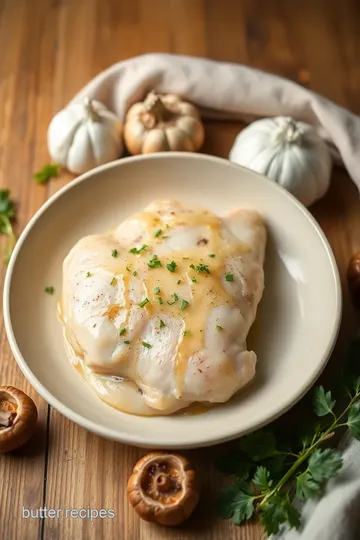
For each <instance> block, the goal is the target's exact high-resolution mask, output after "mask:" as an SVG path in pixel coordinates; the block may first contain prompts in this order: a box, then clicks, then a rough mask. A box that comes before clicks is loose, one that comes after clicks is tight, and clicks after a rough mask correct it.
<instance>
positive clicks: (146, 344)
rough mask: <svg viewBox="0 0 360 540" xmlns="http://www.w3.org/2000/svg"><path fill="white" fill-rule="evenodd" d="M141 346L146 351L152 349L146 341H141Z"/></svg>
mask: <svg viewBox="0 0 360 540" xmlns="http://www.w3.org/2000/svg"><path fill="white" fill-rule="evenodd" d="M141 344H142V345H143V346H144V347H146V348H147V349H152V345H150V343H147V341H142V342H141Z"/></svg>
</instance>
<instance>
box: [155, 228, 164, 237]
mask: <svg viewBox="0 0 360 540" xmlns="http://www.w3.org/2000/svg"><path fill="white" fill-rule="evenodd" d="M160 234H162V229H158V230H157V231H155V232H154V238H158V237H159V236H160Z"/></svg>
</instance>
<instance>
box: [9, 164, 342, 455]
mask: <svg viewBox="0 0 360 540" xmlns="http://www.w3.org/2000/svg"><path fill="white" fill-rule="evenodd" d="M161 197H169V198H175V199H179V200H181V201H183V202H185V203H186V202H188V203H199V204H201V205H203V206H205V207H207V208H209V209H210V210H212V211H214V212H218V213H219V214H221V213H223V212H226V211H228V210H230V209H232V208H235V207H244V208H255V209H257V210H259V211H260V212H261V214H262V215H263V216H264V218H265V221H266V225H267V229H268V233H269V242H268V248H267V256H266V265H265V281H266V291H265V294H264V297H263V300H262V302H261V304H260V307H259V312H258V318H257V320H256V323H255V325H254V328H253V330H252V332H251V334H250V340H249V341H250V346H252V347H253V348H254V350H255V351H256V353H257V354H258V364H257V376H256V380H255V381H254V382H253V384H252V385H251V387H249V388H248V389H247V390H246V391H245V392H243V393H240V395H239V396H237V397H235V398H234V399H232V400H230V401H229V402H228V403H226V404H224V405H219V406H216V407H214V408H212V409H210V410H209V411H208V412H206V413H203V414H198V415H192V416H191V415H187V416H185V415H183V416H181V415H180V416H169V417H153V418H145V417H137V416H131V415H128V414H125V413H121V412H119V411H117V410H115V409H112V408H111V407H109V406H108V405H106V404H104V403H103V402H101V401H100V400H99V399H98V398H97V397H96V395H95V394H94V393H93V391H92V390H91V389H90V388H89V387H88V386H87V385H86V383H85V382H84V381H83V380H82V378H81V376H80V375H79V374H78V373H77V372H76V371H75V370H74V368H73V367H72V366H71V365H70V362H69V360H68V358H67V355H66V352H65V347H64V343H63V335H62V328H61V326H60V323H59V321H58V319H57V315H56V302H57V298H58V295H59V294H60V291H61V273H62V268H61V267H62V261H63V259H64V257H65V255H66V254H67V252H68V251H69V249H70V248H71V247H72V246H73V245H74V243H75V242H76V241H77V240H78V239H80V238H81V237H82V236H84V235H87V234H93V233H98V232H102V231H104V230H107V229H109V228H110V227H112V226H114V225H116V224H118V223H119V222H120V221H121V220H122V219H124V218H125V217H127V216H128V215H130V214H132V213H133V212H137V211H139V210H141V209H142V208H143V206H144V205H146V204H148V203H149V202H150V201H151V200H153V199H156V198H161ZM46 285H53V286H54V287H55V289H56V294H55V295H53V296H50V295H48V294H46V293H45V292H44V287H45V286H46ZM340 315H341V292H340V285H339V276H338V271H337V268H336V263H335V260H334V257H333V254H332V252H331V249H330V247H329V244H328V242H327V240H326V239H325V237H324V235H323V233H322V232H321V230H320V228H319V227H318V225H317V224H316V222H315V221H314V219H313V218H312V217H311V215H310V214H309V213H308V212H307V211H306V210H305V209H304V208H303V207H302V206H301V205H300V204H299V203H298V202H297V201H296V200H295V199H294V198H293V197H292V196H291V195H289V194H288V193H287V192H286V191H284V190H283V189H281V188H280V187H278V186H277V185H276V184H275V183H273V182H271V181H269V180H267V179H265V178H263V177H262V176H260V175H258V174H256V173H253V172H251V171H249V170H247V169H244V168H241V167H239V166H237V165H234V164H232V163H230V162H229V161H227V160H222V159H218V158H214V157H209V156H204V155H195V154H186V153H185V154H179V153H165V154H154V155H150V156H140V157H134V158H127V159H123V160H120V161H117V162H113V163H110V164H108V165H105V166H102V167H99V168H97V169H94V170H92V171H90V172H89V173H87V174H85V175H83V176H81V177H80V178H78V179H77V180H75V181H74V182H72V183H71V184H69V185H68V186H66V187H65V188H63V189H61V190H60V191H59V192H58V193H56V194H55V195H54V196H53V197H52V198H51V199H50V200H49V201H48V202H47V203H46V204H45V205H44V206H43V207H42V208H41V209H40V210H39V212H38V213H37V214H36V215H35V216H34V217H33V218H32V220H31V221H30V223H29V224H28V226H27V227H26V229H25V231H24V232H23V234H22V236H21V238H20V240H19V241H18V243H17V246H16V248H15V252H14V254H13V257H12V259H11V262H10V265H9V268H8V272H7V276H6V281H5V288H4V316H5V324H6V330H7V334H8V339H9V342H10V345H11V348H12V351H13V353H14V356H15V358H16V360H17V362H18V364H19V366H20V368H21V370H22V372H23V373H24V375H25V376H26V378H27V379H28V380H29V382H30V383H31V384H32V385H33V387H34V388H35V390H37V392H38V393H39V394H40V395H41V396H42V397H43V398H44V399H45V400H46V401H48V403H50V405H52V406H53V407H54V408H55V409H57V410H58V411H59V412H61V413H62V414H64V415H65V416H67V417H68V418H70V419H71V420H73V421H74V422H77V423H78V424H80V425H81V426H83V427H85V428H86V429H89V430H90V431H93V432H95V433H97V434H99V435H102V436H104V437H108V438H110V439H114V440H116V441H121V442H125V443H129V444H134V445H138V446H145V447H154V448H155V447H167V448H190V447H197V446H206V445H211V444H215V443H220V442H223V441H226V440H229V439H233V438H235V437H238V436H240V435H243V434H245V433H247V432H249V431H251V430H254V429H257V428H259V427H261V426H263V425H265V424H267V423H268V422H270V421H271V420H273V419H275V418H276V417H277V416H279V415H280V414H282V413H283V412H285V411H286V410H287V409H289V408H290V407H291V406H292V405H293V404H294V403H295V402H296V401H298V400H299V399H300V398H301V397H302V396H303V394H304V393H305V392H306V391H307V390H308V389H309V388H310V386H311V385H312V384H313V383H314V381H315V380H316V378H317V377H318V376H319V374H320V373H321V371H322V370H323V368H324V366H325V364H326V362H327V360H328V357H329V355H330V352H331V350H332V347H333V345H334V341H335V339H336V336H337V332H338V327H339V321H340Z"/></svg>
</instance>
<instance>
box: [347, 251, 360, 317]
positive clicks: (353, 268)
mask: <svg viewBox="0 0 360 540" xmlns="http://www.w3.org/2000/svg"><path fill="white" fill-rule="evenodd" d="M347 278H348V284H349V290H350V293H351V296H352V299H353V302H354V304H355V306H356V307H357V308H358V309H360V252H358V253H355V255H353V256H352V257H351V259H350V262H349V265H348V271H347Z"/></svg>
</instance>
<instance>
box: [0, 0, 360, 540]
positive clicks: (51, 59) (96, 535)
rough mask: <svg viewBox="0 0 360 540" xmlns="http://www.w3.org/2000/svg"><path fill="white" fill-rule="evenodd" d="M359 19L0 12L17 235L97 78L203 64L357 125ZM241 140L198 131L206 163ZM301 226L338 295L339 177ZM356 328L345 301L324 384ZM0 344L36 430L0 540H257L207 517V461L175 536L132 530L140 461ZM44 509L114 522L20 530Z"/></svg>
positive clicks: (345, 201)
mask: <svg viewBox="0 0 360 540" xmlns="http://www.w3.org/2000/svg"><path fill="white" fill-rule="evenodd" d="M359 15H360V4H359V3H358V2H357V0H353V1H345V0H342V1H341V2H340V0H339V1H337V0H331V1H329V0H323V1H320V0H305V1H303V2H301V3H296V2H289V1H288V0H284V1H271V2H269V1H267V0H243V1H241V2H240V1H239V0H233V1H232V0H222V1H221V2H220V1H218V0H152V1H150V0H0V186H1V187H4V186H6V187H9V188H11V193H12V196H13V197H14V199H15V200H16V201H17V203H18V222H17V224H16V230H17V233H20V232H21V230H22V229H23V228H24V226H25V225H26V223H27V222H28V220H29V219H30V217H31V216H32V215H33V214H34V212H35V211H36V210H37V209H38V208H39V207H40V206H41V205H42V204H43V203H44V202H45V200H46V199H47V197H49V196H50V195H51V194H52V193H54V192H55V191H56V190H58V189H59V188H60V187H62V186H63V185H64V184H65V183H66V182H68V181H69V180H70V177H67V176H66V175H63V176H61V178H59V179H55V180H53V181H51V182H50V183H49V184H48V185H46V186H38V185H36V184H35V183H34V181H33V180H32V173H33V172H34V171H35V170H37V169H38V168H40V167H41V166H42V165H43V164H44V163H46V162H48V161H49V157H48V154H47V148H46V130H47V126H48V123H49V121H50V119H51V117H52V115H53V114H54V113H55V112H56V111H58V110H59V109H60V108H62V107H63V106H64V105H65V104H66V103H67V101H68V100H69V99H70V98H71V97H72V96H73V95H74V94H75V93H76V92H77V91H78V90H79V89H80V88H81V87H82V86H83V85H84V84H85V83H86V82H87V81H88V80H89V79H91V78H92V77H94V76H95V75H96V74H97V73H99V72H100V71H101V70H103V69H105V68H107V67H108V66H110V65H111V64H113V63H115V62H117V61H118V60H121V59H125V58H128V57H131V56H135V55H138V54H141V53H145V52H156V51H159V52H172V53H182V54H189V55H197V56H206V57H209V58H213V59H215V60H227V61H233V62H240V63H245V64H248V65H251V66H254V67H257V68H261V69H265V70H268V71H272V72H274V73H277V74H281V75H284V76H286V77H289V78H291V79H294V80H298V81H300V82H301V83H302V84H305V85H307V86H309V87H310V88H311V89H313V90H315V91H317V92H319V93H322V94H324V95H326V96H327V97H329V98H331V99H332V100H334V101H336V102H337V103H339V104H341V105H343V106H345V107H348V108H349V109H351V110H352V111H354V112H356V113H359V112H360V93H359V88H360V67H359V57H360V41H359V39H357V36H358V29H359ZM240 127H241V126H240V125H238V124H235V123H233V124H230V123H227V124H226V123H216V122H211V123H208V124H207V126H206V129H207V140H206V145H205V148H204V151H205V152H206V153H209V154H215V155H219V156H224V157H227V155H228V152H229V149H230V147H231V144H232V142H233V140H234V137H235V135H236V133H237V132H238V130H239V129H240ZM313 213H314V215H315V217H316V218H317V219H318V221H319V222H320V224H321V226H322V227H323V229H324V231H325V233H326V235H327V237H328V238H329V240H330V243H331V245H332V247H333V250H334V252H335V256H336V259H337V262H338V265H339V268H340V272H341V276H342V281H343V284H344V286H345V279H344V278H345V271H346V265H347V262H348V259H349V257H350V255H351V254H352V253H353V252H354V251H355V250H357V249H358V248H360V206H359V200H358V193H357V190H356V188H355V186H354V185H353V184H352V183H351V181H350V179H349V177H348V176H347V174H346V173H345V172H344V171H343V170H340V169H336V170H335V171H334V174H333V181H332V186H331V189H330V191H329V193H328V195H327V196H326V197H325V198H324V199H323V200H322V201H321V202H319V203H317V204H316V205H315V206H314V208H313ZM4 274H5V268H2V269H1V276H2V278H3V277H4ZM24 279H26V276H24ZM314 301H320V302H321V298H319V299H314ZM355 325H356V320H355V316H354V314H353V312H352V309H351V306H350V303H349V300H348V296H347V294H346V290H345V305H344V321H343V325H342V329H341V332H340V337H339V341H338V344H337V347H336V349H335V352H334V354H333V356H332V359H331V362H330V364H329V367H328V368H327V371H326V373H325V375H324V377H325V378H326V377H327V376H328V375H329V373H330V372H331V371H334V369H336V368H337V367H338V366H339V363H340V362H341V359H342V356H343V352H344V348H345V347H346V344H347V343H348V341H349V340H350V338H351V336H352V335H353V333H354V329H355ZM34 338H35V339H36V336H34ZM0 339H1V356H0V384H1V385H3V384H12V385H15V386H18V387H19V388H22V389H24V390H25V391H27V392H28V393H29V394H30V395H31V396H32V397H33V398H34V400H35V402H36V404H37V406H38V410H39V417H40V419H39V429H38V432H37V434H36V436H35V437H34V439H33V440H32V442H31V443H30V444H28V445H27V446H26V447H25V448H24V449H22V450H21V451H18V452H16V453H14V454H13V455H7V456H3V457H1V458H0V501H1V503H0V539H1V540H38V539H40V538H41V539H45V540H60V539H61V540H73V539H74V540H82V539H83V540H95V539H96V540H104V539H106V540H111V539H120V540H139V539H141V540H144V539H146V540H161V539H164V538H166V539H172V540H187V539H193V538H195V537H199V538H201V539H203V540H210V539H214V540H215V539H219V538H227V539H231V540H235V539H236V540H240V539H242V540H257V539H260V538H262V533H261V528H260V527H259V526H258V525H257V524H251V525H247V526H244V527H242V528H237V527H235V526H233V525H231V523H229V522H224V521H221V520H220V519H218V518H217V517H216V512H215V500H216V496H217V493H218V491H219V486H220V478H219V476H218V475H217V473H216V472H215V470H214V467H213V458H214V453H215V452H216V450H214V449H208V450H206V449H205V450H199V451H193V452H190V453H189V455H190V458H191V459H192V460H193V461H194V463H195V464H196V465H197V467H198V470H199V474H200V476H201V479H202V482H203V496H202V499H201V504H200V506H199V508H198V510H197V511H196V512H195V514H194V515H193V517H192V518H191V519H190V520H189V521H188V522H187V523H186V524H185V525H184V526H183V527H181V528H178V529H164V528H159V527H156V526H153V525H149V524H147V523H145V522H142V521H140V520H139V519H138V518H137V517H136V516H135V515H134V513H133V511H132V509H131V508H130V507H129V505H128V503H127V500H126V496H125V485H126V481H127V477H128V475H129V473H130V471H131V469H132V466H133V464H134V462H135V461H136V460H137V459H138V458H139V456H141V455H142V454H143V453H144V452H143V451H142V450H139V449H136V448H132V447H128V446H122V445H120V444H115V443H113V442H110V441H106V440H104V439H101V438H99V437H97V436H95V435H93V434H91V433H88V432H86V431H85V430H84V429H82V428H80V427H78V426H77V425H75V424H73V423H72V422H70V421H69V420H67V419H66V418H64V417H62V416H61V415H60V414H59V413H57V412H56V411H55V410H53V409H51V408H50V407H49V406H48V405H47V404H46V403H45V402H44V401H43V400H42V399H41V398H40V397H39V396H38V395H36V393H35V392H34V391H33V390H32V389H31V388H30V386H29V384H28V383H27V381H26V380H25V379H24V377H23V376H22V375H21V373H20V370H19V369H18V367H17V365H16V363H15V360H14V359H13V356H12V354H11V352H10V349H9V346H8V343H7V339H6V334H5V330H4V327H3V325H1V328H0ZM44 361H46V358H44ZM303 407H304V405H303V404H300V405H298V406H297V407H295V410H294V409H293V410H292V411H291V412H290V413H288V414H287V415H286V422H293V421H294V418H297V417H299V416H301V415H302V411H303V410H304V409H303ZM45 505H46V507H47V508H52V509H58V508H62V509H65V508H77V509H80V508H87V507H90V508H97V509H100V508H105V509H106V508H112V509H114V510H115V513H116V518H115V519H100V518H99V519H96V520H93V521H90V520H89V519H30V518H29V519H23V518H22V507H23V506H24V507H25V508H27V509H38V508H41V507H43V506H45Z"/></svg>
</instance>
